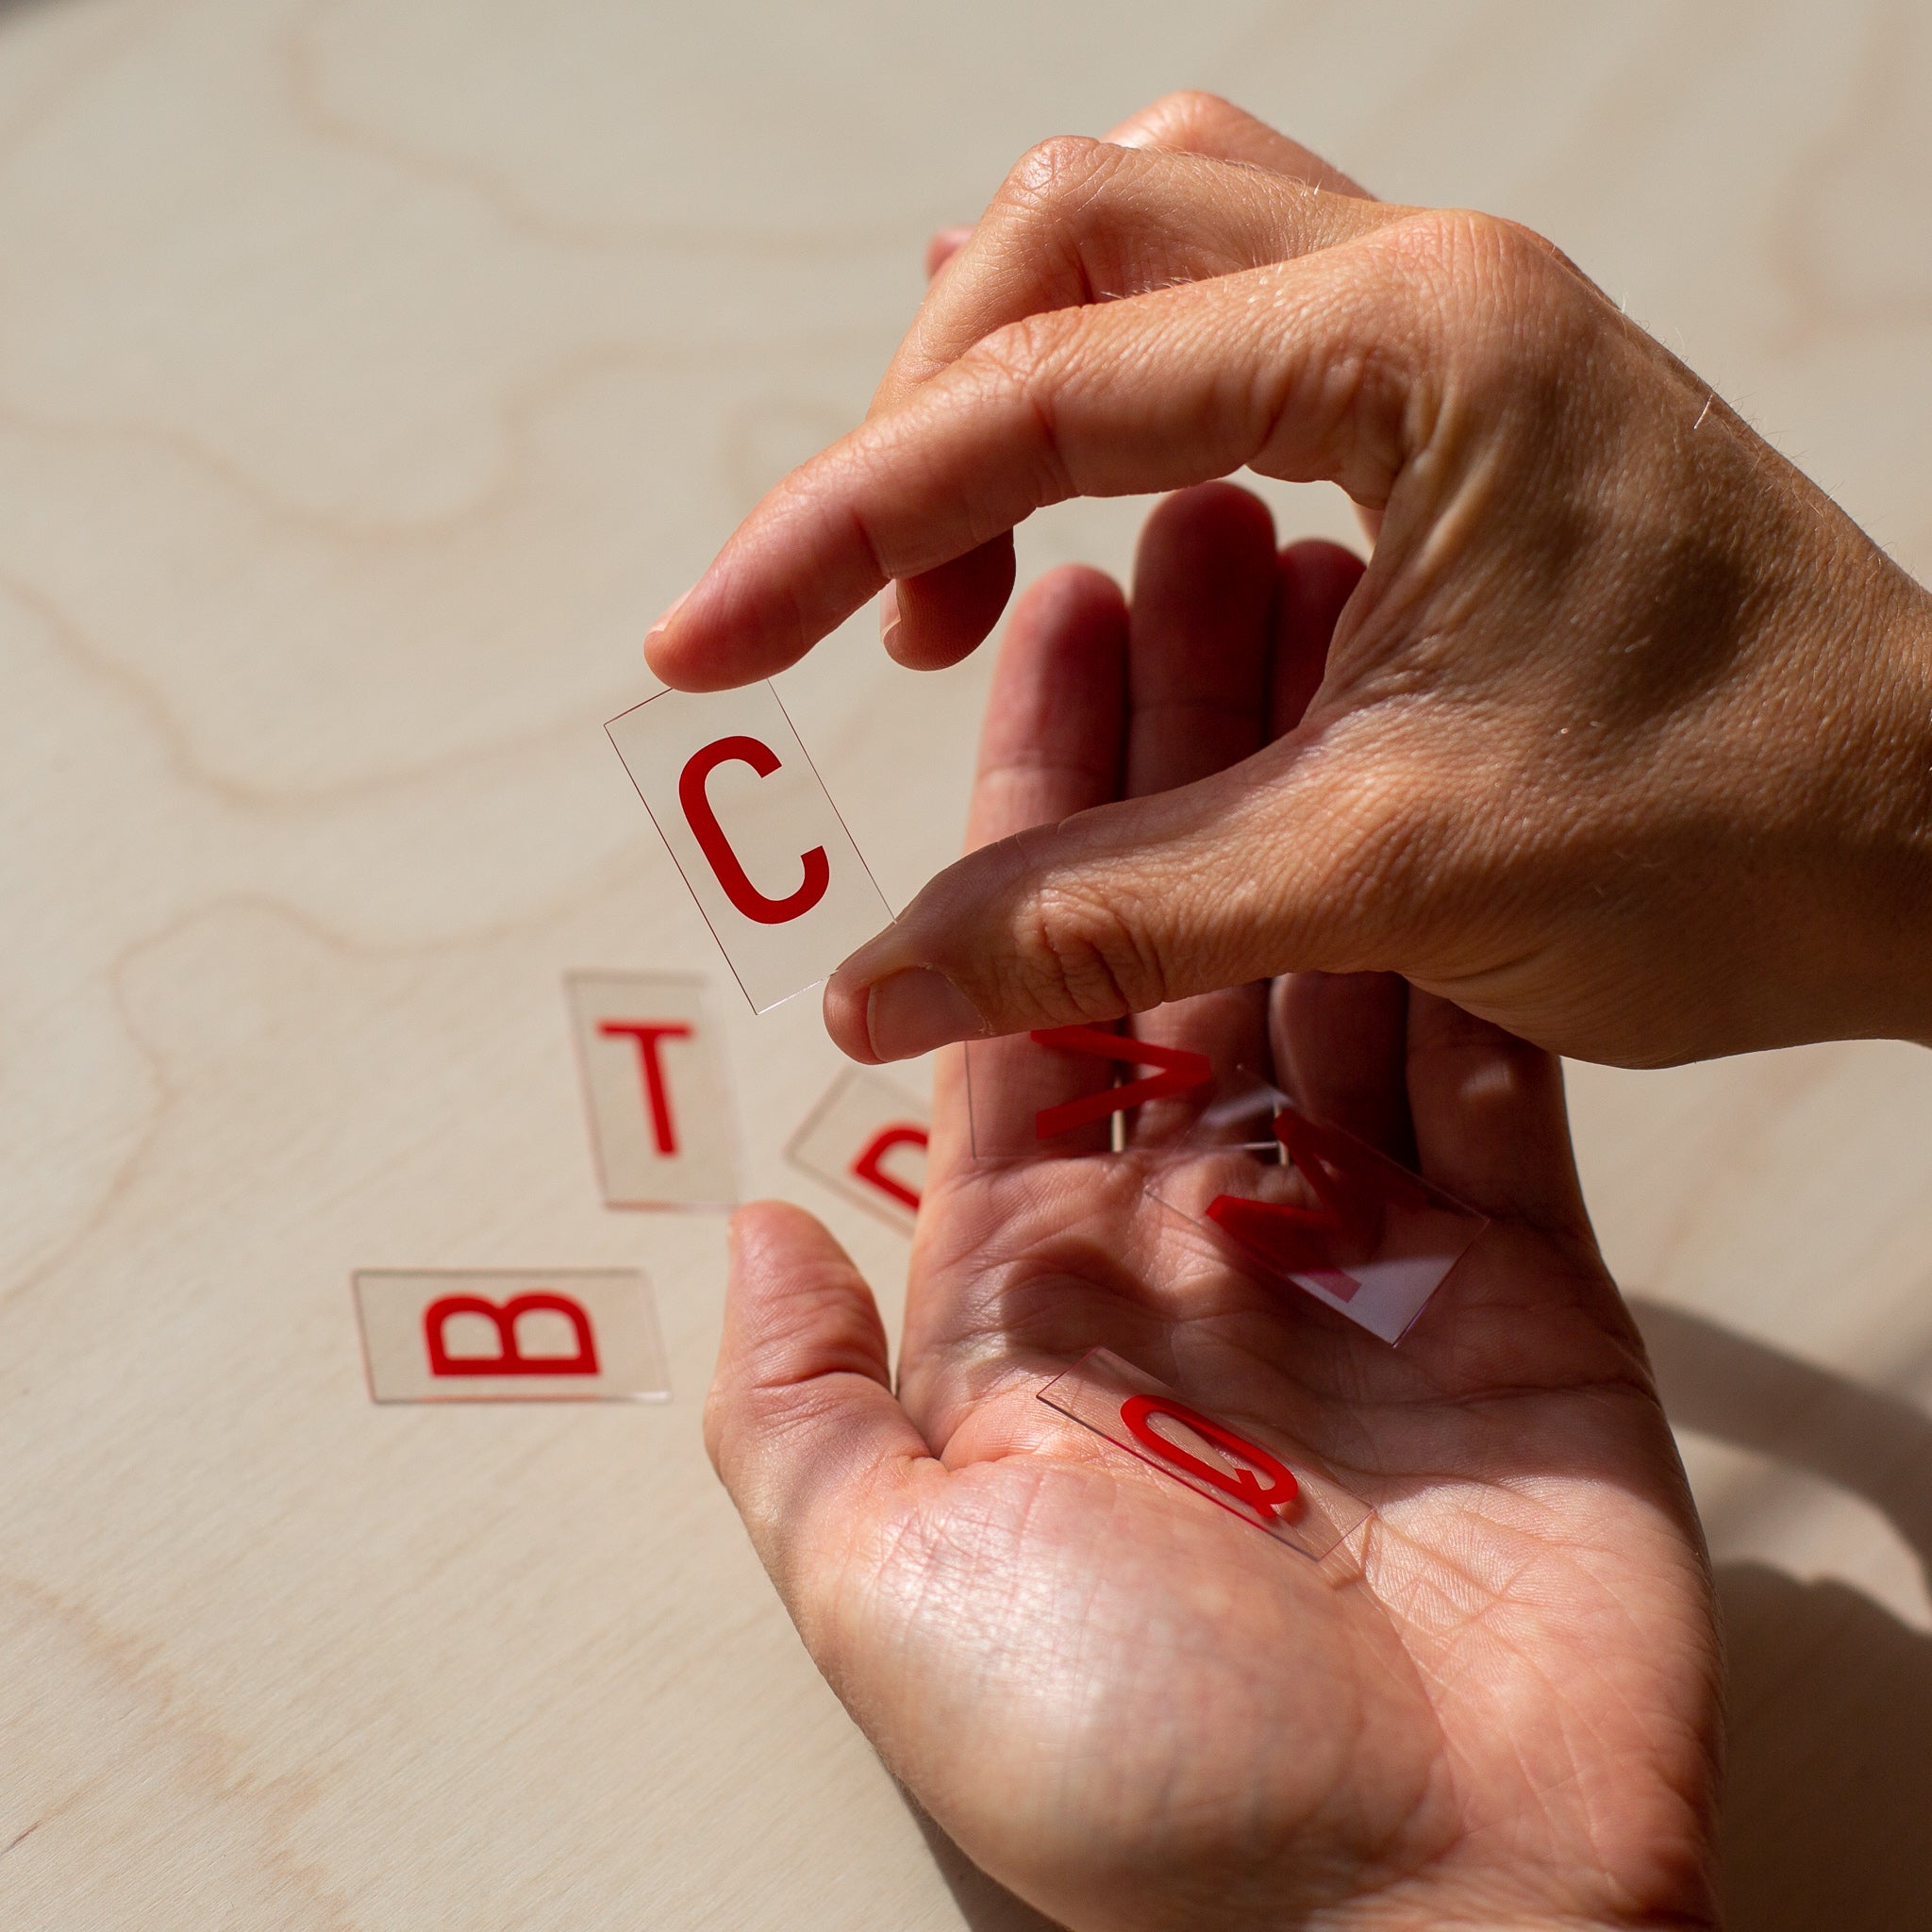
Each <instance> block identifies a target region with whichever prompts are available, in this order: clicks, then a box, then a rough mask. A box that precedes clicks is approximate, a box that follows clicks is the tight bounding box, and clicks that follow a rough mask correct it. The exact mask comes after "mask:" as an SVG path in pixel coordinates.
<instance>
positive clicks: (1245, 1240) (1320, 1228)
mask: <svg viewBox="0 0 1932 1932" xmlns="http://www.w3.org/2000/svg"><path fill="white" fill-rule="evenodd" d="M1273 1125H1274V1140H1273V1142H1272V1143H1271V1144H1269V1145H1267V1146H1236V1145H1217V1144H1212V1143H1210V1142H1208V1141H1193V1142H1188V1143H1183V1144H1181V1145H1178V1146H1176V1147H1175V1148H1174V1149H1173V1150H1172V1152H1171V1153H1169V1154H1168V1155H1167V1156H1166V1157H1165V1158H1162V1159H1161V1160H1160V1161H1159V1163H1158V1165H1157V1166H1156V1167H1155V1169H1154V1171H1153V1172H1152V1174H1150V1176H1149V1179H1148V1183H1147V1191H1148V1192H1149V1193H1150V1194H1152V1195H1153V1196H1154V1198H1155V1199H1156V1200H1158V1201H1159V1202H1161V1203H1162V1204H1163V1205H1164V1206H1165V1207H1167V1208H1172V1209H1173V1210H1174V1212H1175V1213H1176V1214H1180V1215H1184V1216H1185V1217H1186V1218H1187V1219H1188V1220H1190V1221H1192V1222H1194V1223H1196V1224H1199V1225H1200V1226H1201V1227H1203V1228H1206V1229H1207V1230H1208V1232H1210V1233H1212V1234H1213V1235H1215V1236H1216V1237H1217V1238H1219V1239H1220V1240H1221V1241H1224V1242H1226V1243H1228V1244H1229V1245H1230V1246H1231V1247H1232V1248H1233V1250H1234V1251H1235V1253H1236V1254H1238V1255H1239V1256H1240V1257H1241V1259H1242V1261H1243V1262H1244V1263H1246V1264H1247V1266H1248V1267H1249V1268H1250V1269H1251V1270H1255V1271H1258V1272H1259V1273H1260V1274H1263V1275H1270V1276H1274V1278H1276V1279H1279V1280H1283V1281H1291V1282H1292V1283H1294V1285H1295V1286H1296V1287H1297V1288H1300V1289H1303V1290H1305V1291H1307V1293H1309V1294H1311V1295H1313V1296H1314V1297H1315V1299H1316V1300H1317V1301H1320V1302H1324V1303H1325V1304H1326V1305H1327V1306H1328V1307H1331V1308H1333V1309H1334V1310H1335V1311H1336V1312H1337V1313H1338V1314H1341V1315H1345V1316H1347V1317H1348V1319H1349V1320H1350V1321H1351V1322H1354V1323H1356V1324H1357V1325H1358V1326H1360V1327H1363V1328H1366V1329H1367V1330H1368V1331H1369V1333H1370V1334H1372V1335H1378V1336H1380V1337H1381V1339H1382V1340H1383V1341H1390V1342H1393V1341H1400V1340H1401V1339H1402V1337H1403V1335H1404V1334H1405V1333H1407V1330H1408V1328H1409V1326H1410V1325H1411V1324H1413V1323H1414V1321H1415V1319H1416V1317H1417V1316H1418V1315H1420V1314H1421V1313H1422V1311H1423V1309H1424V1307H1425V1306H1426V1305H1427V1303H1428V1300H1429V1297H1430V1296H1431V1295H1432V1294H1434V1293H1435V1291H1436V1290H1437V1289H1438V1288H1439V1287H1440V1286H1441V1283H1442V1280H1443V1278H1444V1277H1445V1276H1446V1275H1447V1274H1448V1273H1449V1271H1450V1270H1451V1269H1452V1268H1453V1267H1455V1265H1456V1264H1457V1261H1459V1260H1460V1259H1461V1258H1462V1257H1463V1255H1464V1254H1465V1253H1466V1252H1467V1251H1468V1249H1469V1247H1470V1245H1471V1244H1472V1243H1473V1242H1474V1241H1475V1238H1476V1237H1477V1236H1478V1235H1479V1234H1481V1233H1482V1231H1483V1229H1484V1228H1485V1227H1486V1226H1488V1222H1487V1220H1486V1219H1485V1218H1484V1217H1483V1216H1482V1215H1480V1214H1478V1213H1476V1212H1475V1211H1474V1209H1473V1208H1465V1207H1464V1206H1463V1205H1462V1203H1461V1202H1459V1201H1457V1199H1456V1198H1455V1197H1454V1196H1453V1195H1450V1194H1446V1193H1444V1192H1443V1191H1442V1190H1441V1188H1438V1187H1434V1186H1432V1185H1431V1184H1430V1183H1429V1182H1427V1181H1425V1180H1424V1179H1423V1177H1422V1176H1421V1175H1420V1174H1411V1173H1410V1172H1409V1171H1408V1169H1407V1168H1406V1167H1403V1166H1401V1165H1400V1164H1399V1163H1398V1162H1396V1161H1393V1160H1391V1159H1390V1158H1389V1157H1388V1156H1387V1155H1386V1154H1382V1153H1378V1152H1377V1151H1376V1150H1375V1149H1374V1148H1373V1147H1371V1146H1369V1145H1368V1144H1367V1143H1366V1142H1364V1141H1357V1139H1356V1138H1355V1136H1354V1135H1353V1134H1348V1133H1344V1132H1343V1131H1342V1130H1341V1128H1340V1127H1333V1126H1330V1125H1328V1124H1326V1123H1325V1122H1322V1121H1316V1120H1313V1119H1311V1118H1310V1117H1309V1116H1308V1115H1307V1114H1303V1113H1299V1112H1297V1111H1296V1110H1295V1109H1294V1108H1291V1107H1286V1106H1284V1107H1282V1108H1279V1109H1278V1111H1277V1112H1276V1114H1275V1116H1274V1123H1273Z"/></svg>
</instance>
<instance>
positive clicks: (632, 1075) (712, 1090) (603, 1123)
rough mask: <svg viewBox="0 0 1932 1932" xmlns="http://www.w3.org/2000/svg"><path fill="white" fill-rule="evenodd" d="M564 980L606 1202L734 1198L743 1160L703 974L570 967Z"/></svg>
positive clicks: (696, 1204) (715, 1203)
mask: <svg viewBox="0 0 1932 1932" xmlns="http://www.w3.org/2000/svg"><path fill="white" fill-rule="evenodd" d="M565 986H566V990H567V991H568V992H569V995H570V1009H571V1023H572V1027H573V1030H574V1031H575V1035H576V1044H577V1064H578V1066H579V1067H580V1068H581V1069H582V1071H583V1076H584V1099H585V1104H586V1106H587V1107H588V1108H589V1110H590V1116H591V1139H592V1141H594V1143H595V1146H596V1151H597V1172H598V1174H599V1176H600V1178H601V1179H602V1181H603V1185H604V1200H605V1205H606V1206H607V1207H611V1208H700V1207H702V1208H729V1207H731V1206H732V1205H733V1204H734V1203H735V1202H736V1201H737V1199H738V1163H737V1158H736V1151H735V1143H734V1139H733V1133H732V1124H731V1110H730V1106H729V1103H728V1101H727V1100H726V1097H725V1085H724V1061H723V1056H722V1054H721V1052H720V1042H719V1039H718V1030H717V1024H716V1022H715V1021H713V1020H711V1019H710V1018H709V1017H708V1015H707V1013H706V1010H705V1000H704V982H703V981H702V980H700V979H695V978H691V977H688V976H685V975H682V974H656V973H653V974H640V973H629V974H625V973H573V974H570V976H569V978H568V979H567V980H566V981H565Z"/></svg>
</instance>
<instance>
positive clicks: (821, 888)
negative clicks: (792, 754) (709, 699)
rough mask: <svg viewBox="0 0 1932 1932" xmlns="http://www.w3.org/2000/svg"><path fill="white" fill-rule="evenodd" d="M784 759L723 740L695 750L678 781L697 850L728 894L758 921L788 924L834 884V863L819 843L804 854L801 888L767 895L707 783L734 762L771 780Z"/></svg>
mask: <svg viewBox="0 0 1932 1932" xmlns="http://www.w3.org/2000/svg"><path fill="white" fill-rule="evenodd" d="M779 762H780V760H779V758H778V755H777V754H776V753H775V752H774V751H773V749H772V748H771V746H770V745H768V744H762V743H760V742H759V741H758V740H757V739H756V738H721V739H719V740H718V741H717V742H716V743H715V744H708V745H706V746H705V748H704V749H703V750H702V751H699V752H693V753H692V754H691V761H690V762H689V763H688V764H687V765H686V766H685V768H684V773H683V775H682V776H681V777H680V778H679V779H678V781H677V802H678V804H679V805H681V806H682V807H683V808H684V816H685V818H686V819H687V820H688V821H689V822H690V824H691V831H692V833H693V834H694V835H695V836H696V838H697V841H698V849H699V850H700V851H701V852H702V853H703V854H704V855H705V857H706V858H708V860H709V861H710V864H711V870H712V871H713V872H714V873H716V874H717V875H718V883H719V884H720V885H721V886H723V887H724V896H725V897H726V898H727V899H729V900H730V901H731V903H732V904H733V905H734V906H736V907H737V908H738V909H739V910H740V911H741V913H743V914H744V916H745V917H746V918H747V919H755V920H757V921H758V924H760V925H783V924H785V923H786V922H787V921H788V920H792V919H796V918H798V917H799V916H800V914H802V913H806V912H809V911H810V910H811V908H813V907H814V906H816V905H817V904H818V903H819V901H820V900H821V899H823V898H824V896H825V888H826V887H827V886H828V885H830V884H831V882H832V861H831V860H830V859H829V858H826V857H825V848H824V846H823V845H814V846H813V847H812V848H811V850H810V851H809V852H807V853H802V854H801V855H800V858H801V861H802V863H803V864H804V866H805V881H804V883H803V884H802V885H801V886H800V887H799V889H798V890H797V891H795V892H793V893H791V895H790V896H789V897H787V898H783V899H768V898H766V897H765V895H764V894H763V893H762V892H761V891H758V888H757V887H756V886H755V885H753V884H752V882H751V880H750V878H749V877H748V876H747V875H746V873H745V870H744V867H743V866H741V864H739V862H738V854H737V853H735V852H734V851H732V849H731V841H730V840H728V839H727V838H726V837H725V836H724V826H723V825H721V824H719V823H718V814H717V813H716V812H714V811H713V810H712V809H711V801H710V799H709V798H708V796H707V795H706V792H705V781H706V780H707V779H708V777H709V776H710V775H711V774H712V773H713V772H715V771H716V770H717V769H718V767H719V766H720V765H730V764H741V765H749V766H750V767H751V768H752V770H753V771H754V772H756V773H757V774H758V776H759V777H760V778H769V777H770V776H771V775H772V774H773V773H774V772H775V771H776V770H777V769H778V766H779Z"/></svg>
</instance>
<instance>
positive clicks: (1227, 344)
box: [644, 224, 1433, 691]
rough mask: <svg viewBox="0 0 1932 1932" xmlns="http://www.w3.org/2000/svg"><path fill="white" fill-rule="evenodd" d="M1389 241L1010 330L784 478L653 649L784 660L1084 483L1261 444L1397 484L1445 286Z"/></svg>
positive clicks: (1228, 466)
mask: <svg viewBox="0 0 1932 1932" xmlns="http://www.w3.org/2000/svg"><path fill="white" fill-rule="evenodd" d="M1391 247H1392V248H1394V249H1396V250H1398V251H1399V250H1400V249H1401V248H1402V247H1403V240H1402V225H1400V224H1398V225H1394V226H1391V227H1388V228H1383V229H1379V230H1377V231H1375V232H1374V234H1371V235H1369V236H1366V237H1364V238H1363V239H1362V240H1360V241H1358V242H1353V243H1348V244H1344V245H1343V246H1341V247H1338V248H1332V249H1327V250H1324V251H1323V252H1322V253H1320V254H1317V255H1312V256H1308V257H1305V258H1298V259H1295V260H1291V261H1284V262H1274V263H1270V264H1268V265H1267V266H1265V267H1263V268H1260V269H1256V270H1251V271H1248V272H1246V273H1244V274H1241V275H1224V276H1220V277H1218V278H1216V279H1215V280H1213V281H1211V282H1205V283H1194V284H1189V285H1185V286H1183V287H1180V288H1174V289H1162V290H1159V291H1155V292H1153V293H1150V294H1146V295H1137V296H1131V297H1128V298H1127V299H1125V300H1124V301H1119V302H1111V303H1107V304H1104V305H1101V306H1098V307H1094V308H1074V309H1061V310H1057V311H1055V312H1053V313H1051V314H1047V315H1038V316H1032V317H1029V318H1027V319H1026V320H1025V321H1024V322H1021V323H1017V324H1014V325H1011V326H1009V327H1008V328H1005V329H1002V330H1000V331H998V332H997V333H996V334H995V335H993V336H991V337H989V338H988V339H987V340H986V341H984V342H982V343H980V344H979V345H978V346H977V347H975V348H974V349H973V350H971V351H969V352H968V353H967V354H966V355H965V356H963V357H961V358H960V359H959V360H958V362H956V363H954V364H953V365H952V367H951V368H949V369H947V370H945V371H943V372H942V373H941V374H940V375H937V376H935V377H933V379H932V380H931V381H929V382H927V383H925V384H924V385H922V387H921V388H920V389H919V390H918V391H915V392H914V393H913V394H911V395H910V396H908V398H907V399H906V400H905V401H904V402H903V403H901V404H900V405H898V406H897V407H895V408H891V409H888V410H885V411H883V412H881V413H880V414H879V415H877V416H875V417H873V418H872V419H871V420H869V421H868V422H866V423H864V424H862V425H860V426H859V427H858V429H856V430H854V431H853V432H852V433H851V434H850V435H849V436H846V437H844V438H843V439H841V441H839V442H837V443H834V444H833V445H832V447H831V448H830V449H828V450H826V451H824V453H823V454H822V455H820V456H818V457H815V458H812V460H811V461H810V462H808V463H807V464H806V465H805V466H804V467H803V468H802V469H799V470H796V471H794V472H793V473H792V475H791V476H789V477H787V478H786V479H785V481H784V482H783V483H781V484H780V485H779V486H778V487H777V488H776V489H775V490H774V491H772V492H771V493H770V494H769V495H768V496H767V497H766V498H765V500H764V501H763V502H762V503H761V504H759V505H758V508H756V509H755V510H754V511H753V512H752V514H751V515H750V516H749V517H748V518H746V520H745V521H744V523H743V524H742V525H740V527H739V529H738V531H737V533H736V534H735V535H734V536H733V537H732V538H731V540H730V541H729V542H727V543H726V544H725V546H724V549H723V550H722V551H721V552H720V553H719V555H718V557H717V558H716V559H715V560H714V561H713V563H712V564H711V567H710V568H709V570H708V571H707V572H706V573H705V575H703V576H702V577H701V578H700V579H699V580H698V582H697V584H696V585H695V586H694V587H693V588H692V590H691V591H690V592H689V593H688V594H687V596H686V597H685V598H684V599H683V601H682V602H681V603H680V604H679V605H678V606H676V607H675V608H674V609H673V610H672V611H671V612H670V613H669V614H668V615H667V616H666V617H665V618H664V619H662V620H661V621H660V623H659V625H658V628H657V629H656V630H654V631H653V632H652V634H651V636H650V637H649V638H647V639H646V640H645V645H644V648H645V653H646V656H647V657H648V658H649V660H650V664H651V668H652V669H653V670H654V671H655V672H656V673H657V675H658V676H659V677H661V678H663V679H664V681H665V682H666V683H667V684H670V685H672V686H674V687H675V688H677V689H679V690H684V691H724V690H728V689H730V688H731V687H732V686H734V685H741V684H749V683H751V682H752V681H753V680H754V679H756V678H760V677H769V676H771V675H773V674H774V672H777V671H781V670H783V669H784V668H785V667H786V666H787V665H790V664H793V663H796V662H797V660H798V659H799V658H802V657H804V655H805V654H806V652H807V651H808V650H809V649H810V648H811V647H812V645H813V644H815V643H817V642H818V641H819V640H820V639H821V638H823V637H824V636H826V635H827V634H828V633H829V632H831V631H832V630H834V629H835V628H836V627H837V626H838V625H840V624H841V623H843V622H844V620H845V619H846V618H847V617H849V616H850V615H851V614H852V613H853V611H855V610H857V609H858V608H859V606H860V605H862V604H864V603H866V602H868V601H869V600H870V599H871V598H873V597H874V596H876V595H877V594H878V592H879V591H880V590H882V589H883V588H884V586H885V584H886V581H887V580H888V579H889V578H892V577H901V578H903V577H910V576H916V575H920V574H921V573H922V572H924V571H928V570H932V569H935V568H936V567H938V566H939V565H941V564H942V563H947V562H950V561H951V560H952V559H953V558H956V557H959V556H962V555H964V554H965V553H966V552H967V551H969V550H973V549H975V548H977V547H978V546H979V545H980V544H982V543H984V542H986V541H988V540H989V539H991V538H993V537H996V536H998V535H999V534H1000V533H1001V532H1002V531H1004V530H1009V529H1011V528H1012V527H1013V526H1014V525H1016V524H1018V523H1020V522H1022V521H1023V520H1024V518H1026V517H1027V516H1029V515H1031V514H1032V512H1033V511H1034V510H1036V509H1038V508H1042V507H1043V506H1045V505H1047V504H1051V503H1058V502H1061V501H1063V500H1064V499H1066V498H1067V497H1070V496H1076V495H1093V496H1119V495H1133V494H1139V493H1143V492H1148V491H1165V490H1174V489H1180V488H1184V487H1185V486H1187V485H1188V484H1191V483H1205V482H1207V481H1208V480H1210V479H1211V478H1213V477H1216V476H1224V475H1229V474H1230V473H1231V472H1233V471H1235V470H1237V469H1239V468H1241V465H1242V464H1243V463H1250V462H1252V463H1253V464H1254V465H1255V466H1256V467H1257V468H1258V469H1263V470H1264V471H1265V473H1266V474H1268V475H1274V476H1280V477H1284V478H1287V479H1290V480H1293V481H1316V480H1326V481H1332V482H1342V483H1344V484H1345V487H1347V488H1348V490H1349V492H1350V494H1351V495H1353V496H1354V497H1356V499H1357V501H1369V502H1379V501H1382V500H1386V496H1387V493H1388V490H1389V488H1390V487H1391V483H1392V481H1393V477H1394V474H1395V472H1396V470H1397V469H1398V468H1399V467H1400V464H1401V462H1402V460H1403V459H1404V453H1405V450H1406V446H1407V441H1408V439H1409V437H1410V435H1411V434H1412V433H1413V429H1414V424H1413V422H1412V421H1410V420H1408V412H1407V408H1406V405H1407V400H1408V396H1409V378H1410V376H1411V375H1412V373H1413V372H1412V370H1411V369H1410V368H1409V366H1408V364H1409V363H1410V361H1411V359H1412V356H1413V352H1414V350H1415V348H1416V346H1417V344H1416V343H1415V341H1412V340H1411V337H1412V335H1413V333H1414V331H1415V330H1416V329H1417V328H1418V327H1419V326H1420V324H1419V323H1418V321H1417V305H1418V304H1421V305H1424V308H1429V306H1430V296H1431V291H1428V290H1427V289H1424V288H1418V287H1417V286H1416V284H1417V277H1416V275H1414V272H1413V264H1412V262H1410V263H1407V264H1405V263H1404V262H1403V261H1402V260H1401V259H1399V258H1397V259H1394V260H1391V259H1388V258H1385V257H1384V255H1383V250H1384V249H1385V248H1391ZM1430 312H1431V313H1432V312H1433V309H1432V308H1430Z"/></svg>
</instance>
